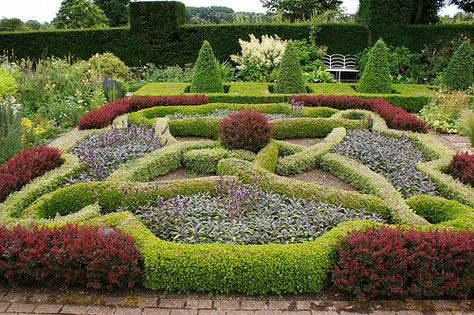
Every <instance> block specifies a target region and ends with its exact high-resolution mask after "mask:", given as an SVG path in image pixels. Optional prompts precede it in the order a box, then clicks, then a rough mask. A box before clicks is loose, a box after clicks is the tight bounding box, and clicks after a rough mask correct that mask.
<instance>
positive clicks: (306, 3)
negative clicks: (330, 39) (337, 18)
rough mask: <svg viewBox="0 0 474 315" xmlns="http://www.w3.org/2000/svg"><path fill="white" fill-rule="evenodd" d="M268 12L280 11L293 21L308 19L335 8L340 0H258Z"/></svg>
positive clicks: (340, 2) (339, 3) (338, 5)
mask: <svg viewBox="0 0 474 315" xmlns="http://www.w3.org/2000/svg"><path fill="white" fill-rule="evenodd" d="M260 1H261V2H262V5H263V7H265V8H267V10H268V11H269V12H272V13H281V14H283V16H284V17H285V18H286V19H288V20H290V21H292V22H294V21H297V20H301V21H304V20H309V19H311V17H312V16H313V15H315V14H316V15H319V14H321V13H324V12H326V11H328V10H337V9H338V8H339V7H340V5H341V4H342V0H260Z"/></svg>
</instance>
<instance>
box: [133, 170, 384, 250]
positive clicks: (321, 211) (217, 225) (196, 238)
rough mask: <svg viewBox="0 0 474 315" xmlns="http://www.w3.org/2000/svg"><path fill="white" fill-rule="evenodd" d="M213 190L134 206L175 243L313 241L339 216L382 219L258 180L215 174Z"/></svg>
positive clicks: (161, 235) (142, 218)
mask: <svg viewBox="0 0 474 315" xmlns="http://www.w3.org/2000/svg"><path fill="white" fill-rule="evenodd" d="M216 189H217V192H218V194H219V195H218V196H215V197H212V196H211V195H210V194H209V193H200V194H196V195H192V196H177V197H174V198H173V199H170V200H166V201H165V200H164V199H163V198H159V199H158V202H157V204H156V205H146V206H142V207H139V208H138V209H136V210H134V212H136V214H137V216H138V218H139V219H140V221H142V222H143V223H144V224H145V225H146V226H147V227H148V228H149V229H150V230H151V231H152V232H153V233H154V234H155V235H156V236H158V237H159V238H160V239H162V240H167V241H174V242H179V243H191V244H199V243H228V244H269V243H280V244H285V243H300V242H305V241H313V240H314V239H316V238H317V237H318V236H321V235H322V234H324V233H325V232H327V231H329V230H330V229H331V228H333V227H335V226H336V225H337V224H339V223H340V222H344V221H350V220H357V219H359V220H373V221H382V219H381V217H380V216H379V215H377V214H375V213H365V212H363V211H353V210H347V209H344V208H342V207H340V206H334V205H329V204H325V203H322V202H314V201H306V200H304V199H300V198H295V197H289V196H286V195H278V194H275V193H273V192H272V191H264V190H262V189H260V188H258V186H257V182H256V180H255V181H254V183H253V185H245V184H243V183H240V184H238V183H236V180H235V179H233V180H220V181H219V182H217V184H216Z"/></svg>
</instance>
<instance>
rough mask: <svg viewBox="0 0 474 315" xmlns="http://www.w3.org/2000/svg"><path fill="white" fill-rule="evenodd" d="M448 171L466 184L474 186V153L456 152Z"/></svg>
mask: <svg viewBox="0 0 474 315" xmlns="http://www.w3.org/2000/svg"><path fill="white" fill-rule="evenodd" d="M448 172H449V174H451V176H453V177H455V178H457V179H459V180H460V181H461V182H463V183H464V184H466V185H471V186H474V154H470V153H468V152H466V153H460V152H458V153H456V154H455V155H454V156H453V159H452V160H451V163H449V167H448Z"/></svg>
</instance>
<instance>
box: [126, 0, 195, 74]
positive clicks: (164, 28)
mask: <svg viewBox="0 0 474 315" xmlns="http://www.w3.org/2000/svg"><path fill="white" fill-rule="evenodd" d="M185 20H186V16H185V6H184V4H183V3H181V2H178V1H146V2H130V30H131V32H132V34H136V35H140V36H142V35H143V36H145V37H148V38H150V39H152V38H153V39H154V40H153V41H155V40H156V37H161V38H162V40H165V41H168V40H169V37H170V36H171V34H172V33H173V32H175V31H177V29H178V27H179V26H180V25H182V24H184V23H185ZM158 26H159V27H158ZM141 40H143V37H142V38H141ZM158 42H159V40H158ZM201 43H202V39H201V42H200V43H199V46H200V45H201ZM135 44H136V45H137V44H140V43H137V42H136V43H135ZM163 46H167V44H165V43H164V42H163ZM163 46H162V47H163ZM142 48H144V49H140V51H142V52H145V51H146V48H145V47H142ZM173 50H174V48H171V47H168V49H166V51H167V52H166V53H170V52H172V51H173ZM196 51H197V49H196ZM141 58H143V57H141ZM146 62H153V63H155V64H161V65H175V64H180V65H183V64H184V63H181V62H180V61H177V60H176V62H173V63H166V62H162V61H161V60H160V58H156V59H154V58H152V59H149V60H146V61H145V63H146ZM191 62H194V60H193V61H191ZM185 63H189V62H185Z"/></svg>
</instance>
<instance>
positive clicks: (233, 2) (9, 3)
mask: <svg viewBox="0 0 474 315" xmlns="http://www.w3.org/2000/svg"><path fill="white" fill-rule="evenodd" d="M61 1H62V0H0V18H1V17H6V18H13V17H17V18H20V19H22V20H23V21H27V20H38V21H40V22H50V21H51V20H52V19H53V18H54V17H55V16H56V13H57V12H58V10H59V6H60V5H61ZM180 1H181V2H183V3H184V4H185V5H187V6H194V7H206V6H212V5H218V6H226V7H230V8H232V9H234V11H246V12H262V13H263V12H265V9H264V8H263V7H262V5H261V3H260V1H259V0H180ZM343 2H344V4H343V7H344V8H345V9H346V12H347V13H355V12H356V11H357V6H358V4H359V1H358V0H343ZM456 12H457V9H456V7H452V6H451V7H447V8H445V9H443V11H442V12H441V15H445V14H448V15H453V14H454V13H456Z"/></svg>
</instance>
